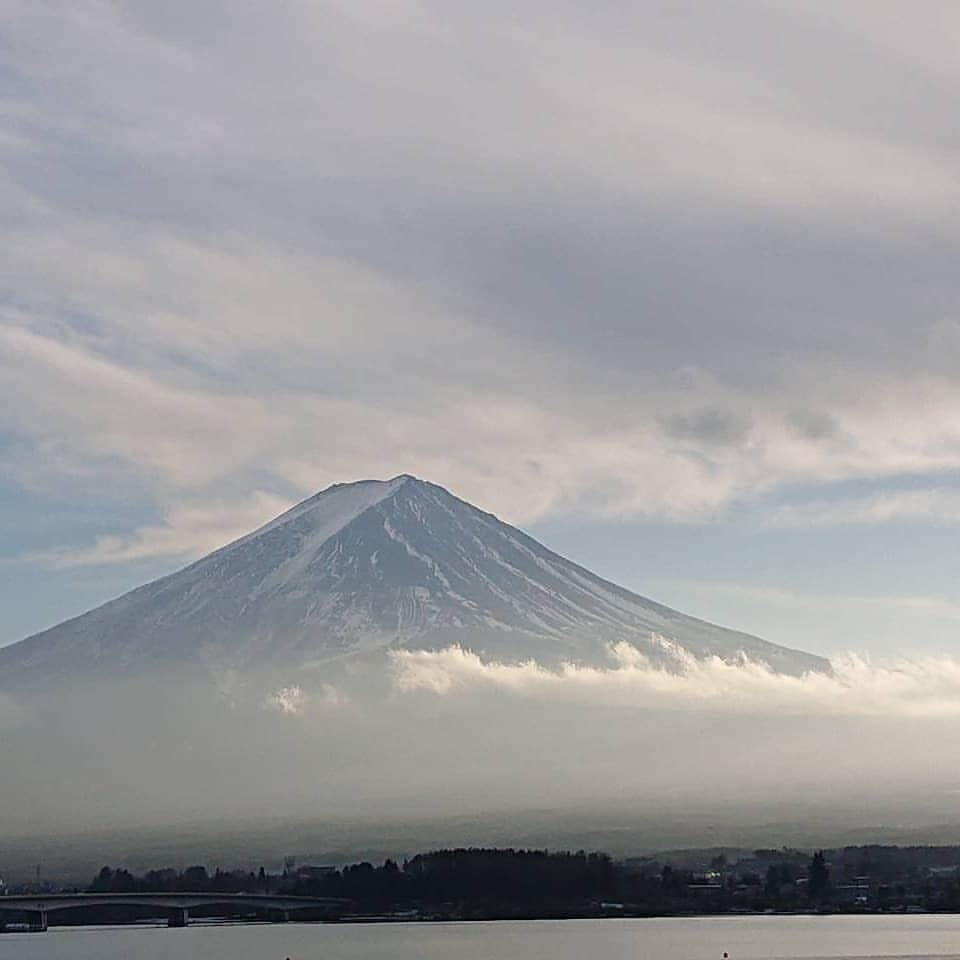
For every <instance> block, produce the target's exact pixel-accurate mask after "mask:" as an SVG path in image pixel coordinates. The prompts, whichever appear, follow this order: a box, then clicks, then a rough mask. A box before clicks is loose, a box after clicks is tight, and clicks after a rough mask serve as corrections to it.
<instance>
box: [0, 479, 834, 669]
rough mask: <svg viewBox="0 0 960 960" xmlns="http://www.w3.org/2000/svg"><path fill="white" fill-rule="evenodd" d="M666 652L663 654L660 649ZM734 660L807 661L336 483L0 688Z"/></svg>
mask: <svg viewBox="0 0 960 960" xmlns="http://www.w3.org/2000/svg"><path fill="white" fill-rule="evenodd" d="M664 640H666V641H667V643H664ZM617 641H627V642H629V643H631V644H633V645H635V646H636V647H638V648H640V649H641V650H642V651H643V652H645V653H647V654H648V655H650V656H651V658H653V659H654V660H657V661H663V660H665V659H669V657H670V655H671V654H670V647H671V645H675V646H676V647H679V648H682V649H683V650H685V651H686V652H688V653H691V654H693V655H695V656H697V657H703V656H707V655H712V654H715V655H718V656H720V657H722V658H724V659H733V658H737V657H740V656H741V655H746V656H747V657H749V658H751V659H754V660H762V661H764V662H766V663H767V664H769V665H770V666H771V667H772V668H774V669H776V670H778V671H781V672H786V673H801V672H804V671H807V670H825V669H827V668H828V667H827V663H826V661H824V660H821V659H820V658H819V657H815V656H812V655H810V654H806V653H802V652H799V651H795V650H790V649H787V648H785V647H780V646H777V645H775V644H772V643H767V642H765V641H763V640H760V639H758V638H757V637H753V636H750V635H748V634H745V633H739V632H736V631H733V630H727V629H724V628H723V627H718V626H715V625H713V624H711V623H707V622H705V621H703V620H698V619H696V618H694V617H689V616H686V615H684V614H682V613H678V612H677V611H675V610H671V609H670V608H669V607H665V606H662V605H661V604H658V603H654V602H653V601H651V600H647V599H645V598H644V597H641V596H638V595H637V594H634V593H631V592H630V591H628V590H624V589H623V588H621V587H618V586H615V585H614V584H612V583H609V582H607V581H605V580H603V579H601V578H600V577H598V576H595V575H594V574H592V573H590V571H588V570H585V569H584V568H583V567H579V566H577V565H576V564H575V563H572V562H571V561H569V560H567V559H565V558H564V557H561V556H559V555H557V554H556V553H553V552H552V551H550V550H548V549H547V548H546V547H544V546H543V545H542V544H540V543H538V542H537V541H536V540H534V539H532V538H531V537H529V536H527V535H526V534H524V533H522V532H521V531H519V530H517V529H516V528H515V527H511V526H510V525H508V524H506V523H503V522H502V521H500V520H498V519H497V518H496V517H495V516H493V515H492V514H489V513H484V512H483V511H481V510H478V509H477V508H476V507H473V506H471V505H470V504H468V503H466V502H464V501H463V500H459V499H458V498H457V497H455V496H453V495H452V494H450V493H448V492H447V491H446V490H444V489H443V488H442V487H438V486H435V485H434V484H431V483H426V482H424V481H422V480H418V479H416V478H414V477H410V476H399V477H395V478H394V479H392V480H387V481H377V480H367V481H361V482H358V483H350V484H338V485H336V486H332V487H330V488H329V489H327V490H324V491H323V492H322V493H318V494H316V495H315V496H313V497H311V498H309V499H308V500H304V501H303V502H302V503H300V504H298V505H297V506H295V507H293V508H292V509H291V510H288V511H287V512H286V513H284V514H282V515H281V516H279V517H277V518H276V519H275V520H273V521H271V522H270V523H268V524H266V525H265V526H263V527H261V528H260V529H258V530H256V531H254V532H253V533H250V534H248V535H247V536H245V537H242V538H240V539H239V540H236V541H234V542H233V543H231V544H228V545H227V546H225V547H223V548H221V549H219V550H217V551H215V552H214V553H211V554H209V555H208V556H206V557H204V558H203V559H202V560H199V561H197V562H196V563H193V564H192V565H190V566H188V567H186V568H185V569H183V570H180V571H179V572H177V573H174V574H172V575H170V576H168V577H164V578H162V579H160V580H156V581H154V582H152V583H148V584H146V585H145V586H142V587H139V588H138V589H136V590H133V591H131V592H130V593H128V594H125V595H124V596H122V597H119V598H118V599H116V600H113V601H111V602H109V603H106V604H104V605H103V606H101V607H98V608H97V609H95V610H92V611H90V612H89V613H86V614H84V615H82V616H80V617H77V618H75V619H73V620H68V621H66V622H64V623H61V624H60V625H58V626H56V627H53V628H51V629H49V630H46V631H44V632H42V633H38V634H36V635H34V636H32V637H29V638H27V639H26V640H23V641H21V642H20V643H18V644H14V645H13V646H10V647H7V648H4V649H0V683H2V684H3V685H5V686H6V685H8V683H9V682H11V681H13V682H16V681H17V680H18V678H23V679H26V678H43V679H51V678H54V677H58V676H59V677H64V676H73V675H76V673H77V672H88V671H97V672H111V671H116V670H121V671H131V670H140V669H143V668H150V667H156V666H177V665H179V664H182V663H187V662H190V661H192V660H194V659H195V658H203V659H206V660H207V661H212V662H217V663H219V664H229V665H231V666H234V667H240V668H242V667H245V666H251V667H252V666H255V665H265V664H283V665H285V666H290V665H296V664H302V663H305V662H311V663H312V664H314V665H317V664H318V663H319V664H322V663H324V662H333V661H336V660H343V659H344V658H349V657H353V656H357V655H362V654H367V653H370V652H371V651H374V650H377V649H382V648H389V647H397V646H401V647H412V648H434V647H441V646H447V645H449V644H451V643H457V644H460V645H461V646H464V647H468V648H470V649H473V650H474V651H476V652H477V653H480V654H482V655H484V656H486V657H489V658H491V659H503V660H510V661H517V660H525V659H529V658H533V659H536V660H538V661H540V662H541V663H544V664H547V665H556V664H558V663H559V662H561V661H563V660H573V661H578V662H586V663H601V662H606V661H607V657H608V645H609V644H610V643H612V642H617Z"/></svg>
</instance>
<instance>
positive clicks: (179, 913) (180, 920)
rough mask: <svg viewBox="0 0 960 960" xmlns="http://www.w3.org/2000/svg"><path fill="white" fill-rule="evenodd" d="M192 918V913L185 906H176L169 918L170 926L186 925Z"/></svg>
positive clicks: (168, 923)
mask: <svg viewBox="0 0 960 960" xmlns="http://www.w3.org/2000/svg"><path fill="white" fill-rule="evenodd" d="M189 920H190V915H189V913H188V912H187V910H186V908H184V907H175V908H174V910H173V912H172V913H171V914H170V919H169V920H167V926H168V927H185V926H186V925H187V923H188V922H189Z"/></svg>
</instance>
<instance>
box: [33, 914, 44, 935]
mask: <svg viewBox="0 0 960 960" xmlns="http://www.w3.org/2000/svg"><path fill="white" fill-rule="evenodd" d="M46 929H47V911H46V910H37V911H36V912H35V913H31V915H30V932H31V933H45V932H46Z"/></svg>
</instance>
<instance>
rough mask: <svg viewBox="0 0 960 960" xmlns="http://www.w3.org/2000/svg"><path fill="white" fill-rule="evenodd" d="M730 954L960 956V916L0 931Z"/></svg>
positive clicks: (420, 948) (4, 941)
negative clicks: (725, 952)
mask: <svg viewBox="0 0 960 960" xmlns="http://www.w3.org/2000/svg"><path fill="white" fill-rule="evenodd" d="M724 951H727V952H728V953H729V954H730V958H731V960H760V958H767V957H770V958H804V957H956V958H958V960H960V916H933V915H916V916H869V917H850V916H846V917H709V918H706V917H705V918H695V919H687V918H669V919H652V920H561V921H553V920H542V921H517V922H512V921H511V922H505V921H501V922H497V923H378V924H297V923H289V924H272V925H271V924H263V925H242V924H237V925H224V926H219V925H211V926H204V925H201V924H196V925H194V926H191V927H187V928H186V929H183V930H172V929H167V928H166V927H86V928H84V927H75V928H63V927H59V928H53V929H51V930H49V931H47V932H46V933H33V934H30V933H7V934H3V935H0V960H285V958H286V957H290V958H291V960H380V958H384V960H386V958H389V960H499V958H504V960H627V958H629V960H701V958H703V960H720V958H721V957H722V956H723V952H724Z"/></svg>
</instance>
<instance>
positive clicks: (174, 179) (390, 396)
mask: <svg viewBox="0 0 960 960" xmlns="http://www.w3.org/2000/svg"><path fill="white" fill-rule="evenodd" d="M0 25H2V28H0V116H2V124H0V162H2V172H3V176H2V179H0V214H2V215H0V610H2V615H0V643H7V642H12V641H15V640H18V639H20V638H22V637H23V636H25V635H26V634H28V633H30V632H32V631H34V630H37V629H40V628H42V627H45V626H48V625H50V624H52V623H55V622H57V621H59V620H60V619H63V618H65V617H67V616H70V615H72V614H76V613H79V612H81V611H82V610H85V609H87V608H89V607H91V606H93V605H95V604H96V603H99V602H101V601H103V600H106V599H108V598H109V597H111V596H114V595H116V594H118V593H120V592H122V591H123V590H125V589H128V588H130V587H133V586H135V585H137V584H138V583H141V582H143V581H144V580H146V579H148V578H150V577H153V576H156V575H159V574H161V573H164V572H168V571H170V570H172V569H175V568H177V567H178V566H180V565H182V564H183V563H184V562H185V561H187V560H188V559H190V558H192V557H195V556H198V555H200V554H202V553H204V552H206V551H208V550H209V549H212V548H214V547H216V546H218V545H220V544H222V543H223V542H225V541H227V540H229V539H230V538H232V537H233V536H235V535H238V534H240V533H242V532H245V531H247V530H248V529H250V528H252V527H253V526H255V525H257V524H258V523H260V522H262V521H265V520H266V519H268V518H270V517H271V516H273V515H274V514H275V513H277V512H279V511H280V510H281V509H283V508H284V507H286V506H288V505H289V504H291V503H293V502H295V501H296V500H298V499H301V498H302V497H304V496H306V495H309V494H311V493H313V492H315V491H316V490H318V489H320V488H322V487H325V486H327V485H329V484H330V483H333V482H338V481H345V480H352V479H359V478H363V477H381V478H383V477H389V476H393V475H395V474H398V473H401V472H410V473H414V474H416V475H418V476H421V477H423V478H425V479H429V480H432V481H434V482H437V483H441V484H443V485H445V486H447V487H448V488H449V489H451V490H452V491H453V492H455V493H457V494H459V495H460V496H463V497H464V498H466V499H468V500H470V501H472V502H474V503H476V504H478V505H479V506H482V507H485V508H487V509H490V510H493V511H494V512H496V513H498V514H499V515H500V516H501V517H503V518H504V519H506V520H508V521H511V522H514V523H517V524H519V525H521V526H523V527H524V528H525V529H527V530H529V531H530V532H532V533H533V534H534V535H535V536H538V537H539V538H540V539H542V540H543V541H544V542H546V543H547V544H548V545H549V546H551V547H553V548H555V549H557V550H559V551H560V552H562V553H565V554H567V555H568V556H570V557H572V558H573V559H576V560H578V561H579V562H581V563H584V564H585V565H587V566H589V567H591V568H593V569H595V570H596V571H597V572H599V573H601V574H603V575H605V576H607V577H610V578H611V579H614V580H617V581H619V582H621V583H623V584H624V585H626V586H628V587H631V588H633V589H636V590H638V591H640V592H642V593H645V594H647V595H649V596H652V597H655V598H656V599H659V600H661V601H663V602H666V603H669V604H672V605H674V606H677V607H679V608H680V609H683V610H685V611H687V612H691V613H695V614H698V615H701V616H704V617H707V618H709V619H714V620H717V621H719V622H722V623H725V624H728V625H731V626H735V627H738V628H741V629H746V630H750V631H752V632H755V633H759V634H761V635H763V636H765V637H766V638H768V639H770V640H774V641H778V642H781V643H787V644H790V645H794V646H800V647H803V648H806V649H809V650H812V651H816V652H822V653H834V652H837V651H842V650H860V651H866V652H869V653H871V654H874V655H878V656H881V655H883V656H885V655H888V654H891V653H900V652H903V653H908V654H919V653H924V654H926V653H943V652H946V653H949V652H951V651H954V650H955V649H956V642H955V637H956V635H957V632H958V630H960V587H958V584H957V578H956V576H955V569H956V565H957V560H956V557H957V550H956V546H955V543H956V535H957V532H958V528H960V475H958V470H960V374H958V369H960V313H958V307H957V304H958V302H960V296H958V295H960V271H958V270H957V266H956V263H957V244H958V241H960V139H958V136H957V133H956V124H955V122H954V119H955V117H956V116H957V112H958V108H960V61H958V59H957V57H956V46H955V38H956V37H957V35H958V34H960V7H958V6H957V4H955V3H953V2H950V0H924V2H923V3H921V4H919V5H918V4H912V5H908V4H904V3H902V2H893V0H889V2H888V0H846V2H844V3H842V4H837V3H831V2H827V0H729V2H724V3H710V4H705V3H695V2H692V0H691V2H684V0H670V2H666V0H636V2H633V3H626V2H598V3H592V4H582V3H579V4H573V3H567V2H565V0H553V2H550V3H547V2H543V0H530V2H527V3H524V4H519V5H518V4H515V3H512V4H505V3H501V2H499V0H488V2H486V3H482V4H477V3H466V2H462V0H447V2H444V3H434V2H432V0H326V2H324V0H283V2H281V3H273V4H263V3H254V2H249V0H229V2H227V0H199V2H198V0H190V2H186V0H168V2H165V3H163V4H157V3H153V2H148V0H101V2H97V0H73V2H72V3H70V4H62V3H54V2H46V0H22V2H20V0H0Z"/></svg>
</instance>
